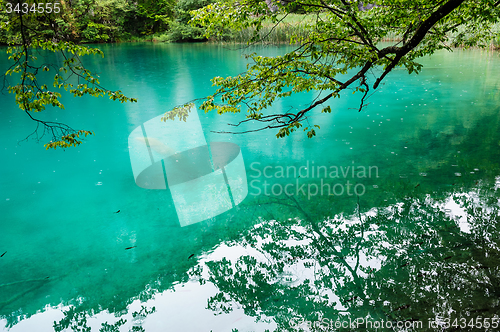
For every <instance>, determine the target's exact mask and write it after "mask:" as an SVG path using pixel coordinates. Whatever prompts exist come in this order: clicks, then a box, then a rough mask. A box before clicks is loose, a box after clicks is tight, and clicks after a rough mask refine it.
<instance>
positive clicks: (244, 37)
mask: <svg viewBox="0 0 500 332" xmlns="http://www.w3.org/2000/svg"><path fill="white" fill-rule="evenodd" d="M315 18H316V15H305V14H288V15H287V17H285V18H284V19H283V21H282V22H281V23H280V24H278V25H276V26H274V25H273V24H271V22H268V23H267V24H264V25H263V27H262V29H261V31H260V33H259V41H258V42H256V44H271V45H272V44H276V45H280V44H291V43H290V41H291V40H292V38H293V39H294V40H300V39H302V38H305V37H307V35H308V34H309V31H310V29H311V24H313V23H314V19H315ZM496 32H497V36H496V38H494V39H492V40H490V42H489V45H487V49H489V50H497V51H498V50H500V23H499V24H497V26H496ZM253 33H254V29H251V28H247V29H245V30H242V31H229V30H228V31H224V32H223V33H222V35H221V37H220V38H218V39H214V38H211V39H200V40H187V42H205V43H223V44H247V43H248V42H249V41H250V40H251V38H252V37H253ZM399 40H401V37H400V36H397V35H390V36H387V37H386V38H384V39H383V40H381V42H394V41H399ZM116 42H167V43H182V42H185V41H183V40H176V39H175V38H172V37H171V32H170V31H168V30H167V31H165V32H160V33H156V34H152V35H148V36H140V37H139V36H135V37H131V38H127V39H122V40H117V41H116ZM296 44H298V42H297V43H296ZM449 46H450V47H452V48H464V46H463V45H449Z"/></svg>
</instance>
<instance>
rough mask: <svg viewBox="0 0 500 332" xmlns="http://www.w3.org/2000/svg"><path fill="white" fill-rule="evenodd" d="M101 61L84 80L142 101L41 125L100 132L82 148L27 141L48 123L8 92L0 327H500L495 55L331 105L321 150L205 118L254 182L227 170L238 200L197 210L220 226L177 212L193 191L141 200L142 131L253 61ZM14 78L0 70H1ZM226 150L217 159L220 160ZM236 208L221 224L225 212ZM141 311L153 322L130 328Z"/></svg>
mask: <svg viewBox="0 0 500 332" xmlns="http://www.w3.org/2000/svg"><path fill="white" fill-rule="evenodd" d="M99 47H100V48H101V49H102V50H103V51H104V53H105V55H106V56H105V57H104V58H97V57H96V58H90V59H87V61H86V62H85V63H86V65H87V66H88V67H89V68H90V69H92V70H94V71H95V72H98V73H99V74H100V76H101V83H102V85H103V86H105V87H106V88H108V89H121V90H122V91H123V92H124V93H125V94H126V95H127V96H130V97H135V98H138V99H139V102H138V103H136V104H129V103H127V104H120V103H118V102H113V101H110V100H108V99H95V98H86V97H84V98H79V99H76V98H73V97H71V96H69V95H64V96H63V102H64V103H65V106H66V109H65V110H59V109H48V110H47V111H46V112H44V114H40V117H42V118H44V119H52V120H57V121H60V122H63V123H66V124H69V125H70V126H72V127H73V128H75V129H86V130H92V131H94V132H95V136H91V137H89V138H87V139H86V141H85V143H84V144H82V145H80V146H78V147H76V148H70V149H66V150H60V149H57V150H51V151H46V150H45V148H44V147H43V144H44V143H46V140H45V138H42V139H41V140H40V141H37V140H36V139H33V138H34V137H33V136H31V137H29V138H28V139H27V140H24V138H25V137H27V136H28V135H29V134H30V133H31V132H33V130H34V129H35V124H34V123H33V121H31V120H30V119H29V118H28V117H27V116H26V115H25V114H23V113H22V112H21V111H20V110H19V109H17V108H16V105H15V103H14V100H13V97H12V95H9V94H8V93H7V92H6V91H3V93H4V94H3V95H0V105H1V106H0V107H1V114H2V120H3V121H1V122H0V142H1V144H0V160H1V163H0V174H1V175H0V255H1V254H4V255H3V256H2V257H1V258H0V331H4V330H9V329H10V330H11V331H54V330H57V331H72V326H75V327H73V330H74V331H79V330H78V328H77V327H76V326H78V323H81V324H82V326H85V324H88V326H90V327H91V328H92V331H99V328H101V327H102V326H101V324H102V323H104V322H106V321H107V322H108V323H110V324H112V323H115V322H117V321H118V319H119V318H120V317H123V318H124V319H126V320H127V322H126V323H124V325H123V326H121V327H120V331H129V330H131V329H133V328H135V329H136V330H140V328H144V329H145V330H146V331H151V332H156V331H207V332H208V331H210V330H213V331H232V330H233V329H234V328H237V329H238V330H239V331H264V330H265V329H271V330H274V329H276V328H278V329H281V330H282V331H287V330H293V328H295V327H296V328H297V329H300V328H303V329H305V330H307V329H309V330H311V331H312V330H314V328H319V327H318V326H319V325H318V324H319V323H321V324H323V326H327V327H329V328H333V327H335V328H336V329H338V330H342V329H343V330H346V331H347V330H356V329H359V330H363V329H365V330H370V328H371V327H370V328H367V327H366V326H364V325H363V326H361V325H360V326H356V328H353V327H352V326H350V327H345V326H341V327H340V328H338V327H337V326H335V323H334V322H344V321H348V320H349V319H351V320H355V319H364V320H365V323H366V320H372V321H373V322H382V321H385V322H388V321H389V322H393V323H394V324H396V323H397V322H422V324H423V326H424V327H427V330H433V329H434V328H437V326H438V325H440V324H441V325H440V326H445V325H443V324H450V325H452V324H453V322H454V320H455V326H454V327H455V328H458V327H461V328H462V330H468V329H469V330H474V329H476V328H478V326H477V324H476V323H477V319H478V317H481V319H482V320H484V319H485V318H488V321H489V324H490V325H491V324H493V322H496V321H498V319H499V318H500V316H499V314H500V302H499V300H498V299H499V298H500V296H499V294H500V293H499V290H498V285H500V280H499V279H500V268H499V266H500V249H499V244H500V236H499V229H500V223H499V222H500V218H499V213H498V212H499V207H498V202H499V192H498V188H499V186H500V180H499V176H500V79H499V78H500V58H499V56H498V53H491V52H485V51H476V50H469V51H462V50H456V51H454V52H453V53H449V52H439V53H437V54H436V55H434V56H433V57H432V58H425V59H422V63H423V64H424V69H423V70H422V72H421V73H420V74H419V75H411V76H410V75H408V74H407V72H406V71H404V70H395V71H394V72H393V73H391V74H390V75H389V76H388V77H387V80H386V81H385V84H384V85H382V86H381V87H380V88H379V90H378V91H377V92H376V93H375V94H373V95H372V96H371V97H370V98H369V100H368V102H369V105H368V106H367V107H366V108H365V109H364V110H363V111H362V112H358V111H357V109H356V108H357V107H358V105H359V98H360V96H358V95H351V92H350V91H347V92H346V93H345V95H343V96H342V97H341V98H340V99H336V100H335V101H334V102H332V103H331V104H329V105H331V108H332V113H331V114H320V112H319V110H318V111H316V112H315V113H314V114H312V115H311V116H310V117H309V119H308V121H309V123H310V124H318V125H320V126H321V129H320V130H317V136H316V137H314V138H312V139H308V138H307V137H306V135H305V133H303V132H301V131H300V132H297V133H294V134H293V135H291V136H290V137H287V138H285V139H276V137H275V134H276V132H273V131H259V132H254V133H248V134H242V135H233V134H221V133H217V132H219V131H227V130H234V127H230V126H228V125H227V123H237V122H238V121H239V120H241V119H243V117H242V115H241V114H240V115H232V116H231V115H224V116H219V115H217V114H212V113H209V114H204V113H203V112H201V111H199V110H197V109H196V108H195V109H194V112H198V113H197V114H198V117H199V123H198V125H199V128H201V129H200V130H201V131H200V132H198V134H197V135H199V137H201V138H203V139H204V140H205V142H207V143H209V145H210V146H212V147H213V149H212V156H211V158H212V159H211V160H212V166H213V164H214V162H213V159H214V158H216V157H214V155H215V152H214V151H215V148H214V147H215V146H216V145H215V144H212V142H226V143H227V142H230V143H233V144H234V145H236V146H238V147H239V149H240V152H239V153H240V154H239V156H240V157H241V158H242V159H241V160H242V161H243V163H244V166H242V165H239V166H238V167H240V168H238V170H237V171H234V172H233V173H231V172H230V171H229V169H230V168H229V166H227V167H226V168H225V169H226V173H227V174H225V176H226V178H228V179H229V180H223V177H222V173H220V177H219V180H220V181H222V182H220V183H221V184H222V186H223V188H222V189H221V190H223V191H224V192H226V190H227V188H226V187H225V185H226V184H227V187H228V188H230V191H231V192H232V195H231V198H230V199H229V200H227V199H228V197H229V196H224V197H226V198H225V199H226V200H227V201H226V202H225V203H223V202H222V199H220V200H219V199H218V198H214V197H218V196H216V195H215V196H210V197H209V196H204V195H205V194H203V195H201V194H200V197H198V198H196V199H197V200H198V201H199V206H198V207H197V208H199V209H204V210H203V211H202V210H193V211H195V212H193V213H192V214H191V215H189V217H186V220H188V225H186V226H184V227H182V226H183V221H182V218H181V215H180V213H181V212H179V211H177V210H176V208H177V209H179V205H178V204H180V203H178V201H177V200H178V199H181V200H182V199H186V200H188V194H185V192H187V190H189V189H191V190H195V189H193V188H195V187H191V188H189V186H187V188H183V189H182V190H184V194H183V192H182V191H179V192H175V191H174V190H173V189H171V190H160V189H145V188H141V187H140V186H138V185H137V184H136V179H135V177H134V172H133V169H132V163H133V160H134V159H133V158H134V157H132V162H131V152H130V151H132V150H133V147H131V142H135V141H134V140H132V141H129V135H131V133H133V131H134V130H135V129H136V128H141V125H143V124H144V123H146V122H147V121H149V120H151V119H154V118H155V117H158V116H160V115H162V114H163V113H165V112H167V111H169V110H171V109H172V108H173V107H175V106H176V105H179V104H183V103H185V102H188V101H190V100H193V99H195V98H201V97H204V96H206V95H208V94H210V93H211V92H213V91H214V87H212V86H211V83H210V79H211V78H213V77H214V76H229V75H231V76H234V75H236V74H238V73H241V72H243V71H244V70H245V68H246V62H245V60H244V58H243V57H242V54H243V53H245V52H250V50H234V49H231V48H230V47H222V46H215V45H202V44H183V45H163V44H125V45H123V44H120V45H103V46H100V45H99ZM285 50H286V48H284V47H279V48H277V47H266V48H258V49H255V50H252V51H257V52H259V53H262V54H263V55H272V54H278V53H281V52H284V51H285ZM7 65H8V64H7V60H6V57H2V59H1V60H0V68H7ZM2 70H3V69H2ZM315 97H316V95H315V94H312V93H311V94H302V95H300V96H296V97H294V98H292V99H290V100H282V101H279V102H278V103H277V104H276V105H275V108H274V110H275V111H276V112H282V111H284V110H288V109H289V108H290V107H300V106H301V105H306V104H307V103H310V102H311V101H312V100H313V99H314V98H315ZM198 105H199V104H198ZM162 125H169V126H174V125H173V124H171V123H170V124H162ZM179 126H181V125H179ZM195 127H196V126H195ZM195 127H189V126H188V127H179V128H181V130H177V131H168V134H167V135H166V136H164V137H163V138H164V140H163V143H161V142H160V143H159V144H162V145H159V148H158V149H159V150H161V149H162V148H165V146H166V145H169V144H170V146H175V145H176V144H177V145H179V146H180V145H182V144H184V145H186V144H187V143H186V142H190V141H189V139H188V137H191V136H190V135H194V132H195V129H192V128H195ZM162 128H163V127H162ZM169 128H170V127H169ZM182 128H187V129H182ZM190 128H191V129H192V130H191V129H190ZM196 128H198V127H196ZM252 128H254V127H252V126H250V125H248V126H246V127H242V128H241V130H247V129H252ZM145 130H146V131H147V132H148V135H149V138H150V140H149V141H148V146H149V147H150V149H149V151H150V153H153V152H151V149H153V148H154V146H153V141H152V140H151V138H152V136H151V135H150V134H149V133H150V132H151V131H149V129H148V128H145ZM140 132H141V133H142V130H141V131H140ZM158 135H159V134H158ZM158 137H159V136H158ZM158 137H157V138H158ZM163 138H161V137H159V140H162V139H163ZM229 146H230V145H220V147H221V148H220V149H221V152H220V153H221V154H222V155H223V156H226V157H227V155H229V154H230V153H229V152H228V151H229V150H230V149H229V148H228V147H229ZM231 146H232V145H231ZM193 147H195V146H193ZM228 149H229V150H228ZM144 151H147V150H144ZM178 151H180V150H178ZM145 153H146V152H145ZM155 153H156V152H155ZM231 153H232V152H231ZM236 154H237V152H235V155H236ZM132 155H133V152H132ZM145 156H147V155H145ZM159 156H160V159H162V158H163V157H161V154H159ZM175 156H177V155H175ZM153 157H154V156H152V157H151V158H152V159H153ZM148 158H149V157H145V159H146V160H149V159H148ZM157 158H158V156H157ZM232 158H235V157H234V156H233V157H232ZM139 159H140V158H139ZM143 159H144V158H143ZM143 159H141V160H143ZM229 159H231V158H229ZM229 159H228V160H225V163H227V162H229ZM158 160H159V159H158ZM193 160H194V161H196V160H195V159H190V162H192V161H193ZM231 160H233V159H231ZM235 160H236V159H235ZM148 163H149V161H148ZM157 165H160V163H158V164H157ZM164 165H167V162H166V161H165V162H164ZM207 165H210V163H208V164H207ZM158 167H160V166H158ZM164 167H165V166H164ZM186 167H188V166H186ZM207 167H210V166H207ZM213 167H215V166H213ZM241 167H243V168H241ZM215 168H216V167H215ZM158 170H159V172H160V173H159V174H160V175H161V176H163V173H161V168H158ZM213 170H214V169H212V171H213ZM166 173H168V165H167V169H166ZM170 174H171V173H170ZM200 174H201V173H200ZM167 176H168V174H167V175H165V177H167ZM233 180H234V181H235V182H231V181H233ZM168 183H169V184H171V179H170V178H169V179H168ZM245 184H246V190H243V189H241V188H243V187H244V186H245ZM219 189H220V188H219ZM219 189H217V190H219ZM322 189H324V190H330V191H329V192H328V193H326V191H323V192H321V190H322ZM196 190H197V189H196ZM238 190H240V191H238ZM285 190H288V191H287V193H288V194H289V195H285V194H284V192H285ZM331 190H335V191H333V192H332V191H331ZM238 193H239V194H238ZM195 194H196V193H195V192H194V191H193V192H192V193H190V194H189V195H191V196H192V195H195ZM209 194H210V193H209V192H208V191H207V194H206V195H209ZM356 194H357V195H356ZM183 195H184V196H183ZM238 195H240V196H238ZM193 197H194V196H193ZM237 197H240V198H241V199H242V202H241V203H239V204H238V202H236V199H237ZM243 198H244V199H243ZM176 199H177V200H176ZM231 200H232V203H231ZM223 204H229V205H228V206H229V208H228V209H224V211H225V212H223V213H221V214H217V213H212V212H211V211H212V210H214V211H215V210H217V207H220V206H222V205H223ZM233 206H234V207H233ZM226 210H227V211H226ZM117 211H119V212H118V213H117ZM196 211H202V212H196ZM195 218H198V219H200V220H201V221H199V222H194V221H193V223H192V224H189V220H195ZM196 221H198V220H196ZM140 303H142V304H143V305H144V306H145V308H147V309H148V310H151V308H152V307H153V306H154V307H155V309H156V312H154V313H150V312H145V311H144V310H143V311H142V312H141V313H140V314H139V315H136V316H135V317H133V316H132V313H133V312H134V311H136V312H139V311H140V309H141V304H140ZM215 314H217V315H215ZM257 318H259V319H260V320H259V319H258V321H256V319H257ZM462 319H463V320H462ZM471 320H474V324H476V325H474V324H472V325H467V324H469V323H470V321H471ZM54 321H56V322H57V323H56V324H55V327H54V326H53V325H54ZM464 321H466V322H467V324H466V325H465V326H461V325H460V324H462V323H463V322H464ZM498 322H499V323H500V321H498ZM314 324H316V325H314ZM432 324H434V325H432ZM436 324H437V325H436ZM492 326H494V325H492ZM407 327H408V326H407ZM384 328H388V329H387V330H389V327H387V326H385V327H379V331H380V330H384ZM398 328H401V326H398ZM419 328H420V327H418V326H417V328H415V329H414V330H418V329H419ZM492 328H493V327H490V329H492ZM373 329H375V327H373ZM323 330H325V329H323ZM396 330H398V329H396ZM420 330H422V329H420ZM483 330H484V329H483ZM492 330H494V329H492Z"/></svg>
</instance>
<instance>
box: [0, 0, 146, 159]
mask: <svg viewBox="0 0 500 332" xmlns="http://www.w3.org/2000/svg"><path fill="white" fill-rule="evenodd" d="M36 4H38V3H36ZM78 4H80V5H81V4H82V3H81V2H79V3H78ZM61 5H62V6H61V7H62V9H60V10H59V11H58V12H56V11H54V10H52V12H51V13H47V12H46V11H45V10H44V11H43V12H38V11H33V12H28V13H23V12H16V11H14V10H11V12H10V13H9V14H8V15H10V16H9V17H8V20H6V21H4V22H3V24H2V36H3V37H4V38H5V39H4V42H5V43H7V45H8V48H7V54H8V59H9V60H10V61H11V65H10V67H9V68H8V69H7V71H6V72H5V75H4V84H3V87H4V88H7V89H8V91H9V93H12V94H14V95H15V100H16V104H17V105H18V107H19V108H20V109H21V110H22V111H24V112H26V114H27V115H28V116H29V117H30V118H31V119H32V120H34V121H35V122H36V128H35V130H34V131H33V133H32V134H31V135H30V136H32V135H33V136H35V137H36V138H37V139H42V138H44V137H45V136H48V137H49V139H50V141H49V142H48V143H47V144H45V147H46V148H47V149H49V148H57V147H62V148H66V147H70V146H77V145H79V144H81V143H82V140H81V139H82V137H86V136H88V135H92V134H93V132H92V131H89V130H75V129H73V128H71V127H70V126H69V125H67V124H64V123H60V122H53V121H45V120H41V119H38V118H36V116H35V115H34V113H37V112H41V111H44V110H45V109H46V107H58V108H62V109H64V105H63V104H62V103H61V99H60V98H61V96H62V94H61V92H62V90H65V91H68V92H69V93H71V94H72V95H73V96H74V97H82V96H84V95H90V96H94V97H102V96H105V95H106V96H108V97H109V98H110V99H112V100H118V101H120V102H122V103H123V102H127V101H129V102H136V101H137V100H136V99H134V98H130V97H127V96H125V95H124V94H123V93H122V92H121V91H120V90H117V91H111V90H108V89H106V88H104V87H103V86H101V85H100V82H99V77H98V76H97V75H96V74H94V73H93V72H91V71H90V70H89V69H87V68H86V67H85V66H84V64H83V62H82V59H81V57H82V56H85V55H90V56H92V55H100V56H104V54H103V53H102V52H101V51H100V50H99V49H97V48H91V47H86V46H82V45H78V44H76V43H75V41H78V39H79V35H78V31H80V30H78V26H77V25H75V24H76V22H77V20H76V17H77V15H78V13H80V11H79V10H80V9H81V8H80V7H78V6H75V7H74V8H72V10H68V11H67V12H66V13H65V12H64V10H65V9H67V8H66V6H70V4H66V3H64V2H63V3H61ZM7 7H10V6H8V5H6V4H5V3H2V13H6V12H7V11H6V8H7ZM14 8H15V7H14ZM94 27H96V29H97V28H98V27H99V26H98V25H94ZM87 28H88V27H87ZM85 31H87V30H83V32H82V33H83V34H84V35H85ZM96 31H97V30H96ZM96 33H99V32H96ZM102 38H104V37H102ZM105 39H107V38H105ZM50 53H56V54H58V55H59V57H58V59H60V60H59V61H55V62H53V61H47V60H46V57H45V56H46V55H47V54H50ZM44 72H48V74H50V73H54V74H53V76H51V77H52V79H47V75H43V73H44ZM28 137H29V136H28Z"/></svg>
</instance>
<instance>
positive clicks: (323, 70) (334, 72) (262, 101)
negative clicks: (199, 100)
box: [193, 0, 500, 137]
mask: <svg viewBox="0 0 500 332" xmlns="http://www.w3.org/2000/svg"><path fill="white" fill-rule="evenodd" d="M298 6H300V8H301V11H303V12H305V13H306V14H307V15H310V16H312V17H313V18H314V20H313V21H312V23H308V24H307V27H308V29H309V30H310V33H309V34H308V35H307V36H298V35H297V36H292V37H291V38H290V43H297V44H298V46H297V47H296V48H295V49H294V50H293V51H291V52H288V53H286V54H284V55H281V56H274V57H268V56H260V55H257V54H252V55H250V56H249V57H250V59H251V60H252V63H251V64H250V65H249V67H248V70H247V71H246V72H245V73H243V74H241V75H237V76H234V77H225V78H224V77H215V78H214V79H213V81H212V82H213V84H214V85H215V86H217V90H216V92H215V93H214V94H213V95H211V96H209V97H208V98H207V99H206V100H205V101H204V102H203V104H202V106H201V108H202V109H203V110H205V111H211V110H216V111H217V112H219V113H227V112H233V113H239V112H241V111H242V110H244V111H246V112H247V114H246V119H245V120H243V121H241V122H240V123H238V125H240V124H242V123H244V122H249V121H253V122H259V123H261V126H260V127H259V129H257V130H263V129H268V128H274V129H278V132H277V134H276V136H277V137H285V136H287V135H289V134H290V133H292V132H294V131H296V130H298V129H299V128H302V122H303V121H304V120H306V119H307V117H308V115H309V114H310V112H311V111H312V110H314V109H316V108H319V107H323V110H322V111H323V112H326V113H329V112H330V111H331V107H332V106H334V104H332V103H331V102H332V100H334V99H335V98H340V97H341V95H342V93H343V91H345V90H347V89H350V90H353V92H358V93H360V94H361V100H360V106H359V111H361V110H362V109H363V108H364V106H366V103H365V101H366V98H367V97H368V96H369V92H370V91H371V90H375V89H377V88H378V87H379V85H380V84H381V82H382V81H383V80H384V79H385V78H386V76H387V75H388V74H389V73H390V72H391V71H392V70H393V69H394V68H396V67H403V68H405V69H406V70H407V71H408V73H409V74H412V73H418V72H419V71H420V70H421V68H422V65H421V64H420V63H418V59H419V58H422V57H423V56H427V55H431V54H433V53H435V52H436V51H438V50H440V49H447V50H452V48H453V47H455V46H462V47H484V46H486V45H487V43H488V42H489V41H490V40H491V39H492V38H493V37H494V35H495V32H494V29H493V26H494V24H495V23H496V22H498V21H499V17H500V9H499V6H500V1H497V0H481V1H479V0H447V1H434V0H418V1H414V0H376V1H371V2H370V5H369V6H364V5H363V3H362V2H361V1H348V0H305V1H277V2H274V3H272V2H269V1H261V0H243V1H234V0H223V1H220V2H217V3H214V4H211V5H208V6H206V7H205V8H202V9H200V10H197V11H196V12H194V14H195V16H194V18H193V22H194V23H196V24H200V25H202V26H204V27H205V28H206V33H207V36H217V35H218V34H220V33H221V31H223V30H224V29H223V28H230V29H234V30H243V29H248V28H254V29H255V30H254V31H255V33H254V37H253V39H252V41H258V40H259V39H260V38H261V37H260V35H259V31H260V30H261V29H262V27H263V25H264V23H265V22H269V21H270V22H272V23H273V24H275V25H279V24H280V23H281V22H282V21H283V19H284V18H286V15H288V14H289V13H292V12H294V11H296V10H297V7H298ZM388 39H391V40H394V39H396V41H394V42H391V43H390V45H386V44H385V43H382V42H384V41H387V40H388ZM310 91H318V92H319V93H318V95H317V97H316V98H315V99H314V100H313V101H312V102H311V103H310V104H309V105H307V106H306V107H304V108H296V109H292V110H289V111H286V112H284V113H278V114H276V113H273V112H272V111H269V109H271V108H272V106H273V104H274V103H275V102H276V101H277V100H278V99H280V98H287V97H291V96H292V95H294V94H297V93H302V92H310ZM305 130H306V131H307V136H309V137H312V136H314V135H315V131H314V127H313V126H308V127H307V128H305Z"/></svg>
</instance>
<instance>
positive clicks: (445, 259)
mask: <svg viewBox="0 0 500 332" xmlns="http://www.w3.org/2000/svg"><path fill="white" fill-rule="evenodd" d="M452 257H453V256H448V257H445V258H444V259H443V260H444V261H445V260H447V259H450V258H452Z"/></svg>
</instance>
